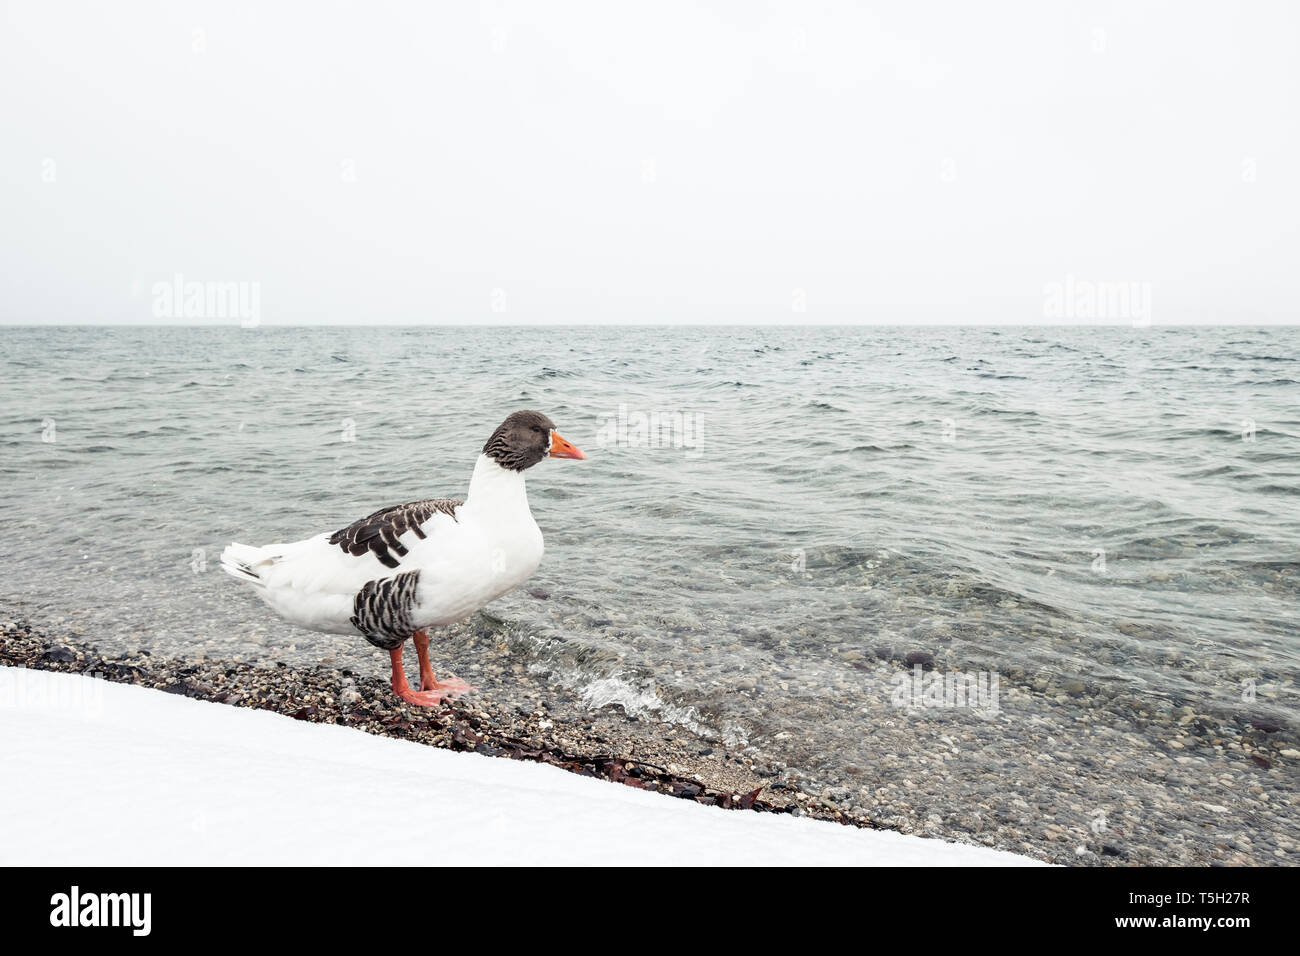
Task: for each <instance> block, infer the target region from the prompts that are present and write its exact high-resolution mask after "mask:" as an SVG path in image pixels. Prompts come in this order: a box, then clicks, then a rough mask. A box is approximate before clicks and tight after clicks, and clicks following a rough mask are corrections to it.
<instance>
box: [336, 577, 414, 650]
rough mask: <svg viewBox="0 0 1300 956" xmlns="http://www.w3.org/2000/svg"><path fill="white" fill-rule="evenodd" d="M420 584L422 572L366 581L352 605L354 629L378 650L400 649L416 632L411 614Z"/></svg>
mask: <svg viewBox="0 0 1300 956" xmlns="http://www.w3.org/2000/svg"><path fill="white" fill-rule="evenodd" d="M419 583H420V572H419V571H407V572H405V573H404V574H395V575H393V576H392V577H391V578H378V579H377V580H374V581H367V582H366V584H365V586H364V587H363V588H362V589H361V590H360V591H358V592H357V596H356V597H355V598H354V599H353V601H352V626H353V627H355V628H356V629H357V630H358V631H360V632H361V633H362V634H363V635H365V638H366V640H367V641H369V642H370V643H371V644H373V645H375V647H379V648H383V649H384V650H386V651H391V650H392V649H393V648H395V647H401V646H402V642H403V641H405V640H406V639H407V638H409V637H410V636H411V635H412V634H414V633H415V631H416V630H417V628H416V626H415V622H414V621H413V620H412V618H411V611H412V609H413V608H414V607H415V589H416V587H417V585H419Z"/></svg>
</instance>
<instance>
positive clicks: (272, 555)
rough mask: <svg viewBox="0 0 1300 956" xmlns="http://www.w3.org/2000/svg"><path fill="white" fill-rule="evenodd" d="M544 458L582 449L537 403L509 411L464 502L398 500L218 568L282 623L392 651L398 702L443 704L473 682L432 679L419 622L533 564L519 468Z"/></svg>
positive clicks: (531, 529) (228, 558)
mask: <svg viewBox="0 0 1300 956" xmlns="http://www.w3.org/2000/svg"><path fill="white" fill-rule="evenodd" d="M547 455H549V456H550V457H552V458H586V457H587V456H586V455H585V454H583V453H582V451H581V450H580V449H578V448H577V447H575V446H574V445H573V444H572V443H570V442H569V441H568V440H566V439H565V438H563V437H561V435H560V433H559V432H557V431H556V430H555V424H554V423H553V422H552V421H551V420H550V419H549V418H547V417H546V416H545V415H543V414H542V413H541V412H532V411H520V412H515V413H514V414H513V415H511V416H510V417H508V418H507V419H506V420H505V421H504V422H502V423H501V425H500V427H499V428H497V430H496V431H495V432H493V433H492V437H491V438H489V439H488V441H487V444H486V445H484V446H483V453H482V454H481V455H479V457H478V461H477V463H476V464H475V465H474V475H473V477H472V478H471V479H470V483H469V494H468V495H467V496H466V498H465V500H464V501H457V500H455V499H452V498H426V499H424V500H422V501H412V502H408V503H407V504H404V505H395V506H393V507H390V508H384V509H382V510H380V511H376V512H375V513H374V514H372V515H368V516H367V517H365V518H362V519H361V520H359V521H355V522H353V523H352V524H350V525H348V526H347V527H346V528H342V529H341V530H339V531H335V532H334V533H333V534H330V533H328V532H325V533H323V534H318V535H316V536H315V537H311V538H307V539H305V540H303V541H294V542H292V543H290V544H268V545H265V546H263V547H260V548H256V547H251V546H249V545H246V544H238V543H232V544H231V545H230V546H229V547H228V548H226V550H225V551H224V552H222V554H221V566H222V568H223V569H224V570H226V571H227V572H228V573H230V574H231V575H233V576H234V577H236V578H238V579H239V580H241V581H244V582H246V583H248V584H251V585H253V588H254V590H255V591H256V593H257V595H258V597H260V598H261V599H262V600H264V601H265V602H266V603H267V604H269V605H271V607H272V609H273V610H275V612H276V613H277V614H279V615H280V616H281V617H283V618H284V619H285V620H288V621H292V622H293V623H294V624H298V625H301V626H302V627H306V628H310V629H312V630H315V631H326V632H329V633H331V634H360V635H361V636H363V637H364V638H365V639H366V640H368V641H369V642H370V643H371V644H374V645H375V646H376V647H380V648H383V649H384V650H386V651H388V652H389V657H390V659H391V661H392V666H393V692H394V693H395V694H397V696H399V697H401V698H402V699H403V700H405V701H407V702H409V703H412V704H419V705H421V706H431V705H434V704H438V703H441V702H442V701H443V700H444V699H446V698H449V697H455V696H456V695H458V694H463V693H465V692H466V691H467V690H470V689H471V688H470V686H469V685H468V684H466V683H465V682H464V681H462V680H458V679H456V678H450V679H448V680H445V681H442V682H441V683H440V682H438V681H437V680H436V679H435V678H434V675H433V668H432V667H431V666H430V664H429V635H428V633H427V630H426V629H427V628H430V627H437V626H441V625H445V624H451V623H452V622H454V621H458V620H461V619H462V618H465V617H468V616H469V615H470V614H472V613H473V612H474V611H476V610H478V609H479V608H481V607H482V606H483V605H485V604H487V603H488V602H489V601H491V600H493V599H494V598H497V597H500V596H501V595H502V594H505V593H506V592H507V591H509V590H511V589H513V588H516V587H518V586H519V585H520V584H522V583H523V582H524V581H526V580H527V579H528V577H529V575H531V574H532V573H533V572H534V571H535V570H537V566H538V564H540V563H541V560H542V532H541V530H540V529H539V528H538V527H537V522H536V521H534V520H533V515H532V512H531V511H529V510H528V494H527V492H526V491H525V490H524V471H525V470H526V469H528V468H531V467H532V466H533V465H535V464H537V463H538V462H539V461H541V460H542V459H543V458H545V457H547ZM407 638H414V639H415V649H416V652H417V654H418V655H419V658H420V689H419V690H418V691H416V690H412V689H411V686H410V685H409V684H408V683H407V681H406V671H405V669H404V668H403V666H402V646H403V645H404V644H405V643H406V639H407Z"/></svg>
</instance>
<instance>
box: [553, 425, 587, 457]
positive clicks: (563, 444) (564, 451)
mask: <svg viewBox="0 0 1300 956" xmlns="http://www.w3.org/2000/svg"><path fill="white" fill-rule="evenodd" d="M551 457H552V458H586V457H587V456H586V455H585V454H583V451H582V449H581V448H579V447H578V446H577V445H575V444H574V443H573V442H571V441H569V440H568V439H567V438H565V437H564V436H563V435H561V434H560V433H559V432H557V431H556V430H555V429H553V428H552V429H551Z"/></svg>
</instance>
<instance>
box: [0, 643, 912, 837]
mask: <svg viewBox="0 0 1300 956" xmlns="http://www.w3.org/2000/svg"><path fill="white" fill-rule="evenodd" d="M0 666H10V667H19V668H29V669H33V670H44V671H55V672H61V673H71V674H80V675H83V676H88V677H94V678H98V679H101V680H107V681H112V682H115V683H128V684H133V685H136V686H140V687H145V688H149V689H153V690H158V691H161V692H162V693H170V694H179V695H183V696H186V697H193V698H196V699H199V700H205V701H208V702H211V703H218V704H225V705H227V706H232V707H241V708H256V709H260V710H269V711H272V712H275V713H279V714H282V715H284V716H287V717H292V718H294V719H295V720H304V721H309V722H312V723H326V724H337V725H340V726H344V727H349V728H352V729H355V730H359V731H361V732H363V733H368V734H373V735H377V736H384V737H392V738H396V739H401V740H409V741H413V742H415V743H420V744H424V745H426V746H431V747H437V748H442V749H447V750H453V751H472V752H475V753H479V754H484V755H487V756H493V757H504V758H506V759H513V760H526V761H533V762H538V763H546V764H550V765H552V766H555V767H559V768H560V769H563V770H567V771H569V772H570V773H576V774H579V775H581V776H589V777H599V778H601V779H604V780H608V781H611V782H613V783H620V784H623V785H626V786H631V787H635V788H637V789H640V790H648V791H654V792H658V793H662V794H664V795H666V796H671V797H676V798H679V799H689V800H694V801H695V802H696V803H701V804H705V805H710V806H718V807H722V808H724V809H736V810H752V811H756V812H765V813H784V814H791V815H794V816H804V817H810V818H813V819H819V820H827V821H831V822H835V823H840V824H843V825H846V826H856V827H863V828H868V829H878V830H885V829H891V828H889V827H884V826H881V825H879V824H877V823H875V822H874V821H872V820H871V819H869V818H867V817H865V816H863V815H861V814H855V813H851V812H850V811H848V810H847V809H845V808H841V807H837V806H835V805H834V804H832V803H830V802H829V801H826V800H825V799H822V798H818V797H815V796H813V795H811V794H806V793H802V792H800V791H797V790H795V789H794V788H792V787H789V786H787V785H784V784H782V783H780V782H779V781H777V780H776V777H777V775H778V772H777V771H776V770H775V769H773V768H771V767H768V766H765V765H763V764H755V763H754V762H752V761H746V760H744V759H743V758H742V757H740V756H739V755H736V754H733V753H730V752H726V750H725V748H721V745H719V744H716V743H710V742H708V741H705V740H704V739H703V738H701V737H698V736H697V735H695V734H694V733H693V732H692V731H690V730H688V729H686V728H683V727H674V729H673V731H672V732H671V733H668V734H663V733H660V734H656V733H647V732H646V731H647V729H648V728H649V726H651V725H648V723H647V722H645V721H641V720H636V719H635V718H631V719H628V718H624V720H623V723H624V724H626V727H625V728H624V729H623V731H622V732H621V733H619V732H618V729H617V727H616V726H615V724H616V723H617V721H615V720H613V719H611V718H612V716H613V715H597V714H592V715H590V717H591V719H589V720H587V721H584V722H578V721H574V720H572V719H561V718H560V717H559V716H558V715H557V714H555V713H553V712H552V711H553V707H554V705H552V704H551V703H550V702H549V701H547V702H542V703H541V704H540V705H539V706H538V707H537V708H535V709H532V710H527V711H526V710H525V708H522V707H519V706H517V705H516V706H513V707H512V706H510V705H506V704H503V703H501V702H498V701H496V700H494V699H493V698H492V697H491V696H490V695H487V694H484V693H482V692H479V691H475V692H473V693H471V694H470V695H468V696H466V697H463V698H460V699H457V700H454V701H450V702H447V703H444V704H443V705H440V706H438V707H429V708H423V707H414V706H411V705H409V704H406V703H405V702H403V701H400V700H398V699H397V698H395V697H394V696H393V694H392V692H391V689H390V688H389V686H388V682H387V681H386V680H383V679H381V678H379V677H376V676H368V675H359V674H355V673H353V672H351V671H349V670H347V669H343V670H335V669H333V668H330V667H325V666H319V665H318V666H314V667H301V666H292V665H288V664H283V663H277V664H276V665H275V666H274V667H265V666H258V665H255V664H250V663H247V662H242V661H230V660H217V659H211V658H205V659H202V660H199V661H186V660H181V659H177V658H170V657H165V656H162V655H156V654H153V653H152V652H150V651H148V650H140V651H137V652H136V653H124V654H119V655H116V656H115V657H111V658H110V657H107V656H105V655H103V654H101V653H100V652H99V650H98V649H97V648H96V647H95V646H94V645H87V644H81V643H78V642H75V641H73V640H71V639H69V640H58V639H55V638H53V637H50V636H48V635H47V634H45V633H44V632H42V631H41V630H40V629H38V628H37V627H35V626H34V625H32V624H30V623H28V622H25V621H21V620H20V621H12V622H6V623H4V624H3V626H2V627H0ZM340 679H342V680H343V681H345V682H346V683H347V685H348V686H347V687H346V689H345V690H343V691H342V692H341V693H339V692H338V688H339V684H340ZM555 709H558V708H555ZM606 709H610V708H606ZM638 725H640V726H638ZM667 726H673V725H667ZM692 751H693V752H692Z"/></svg>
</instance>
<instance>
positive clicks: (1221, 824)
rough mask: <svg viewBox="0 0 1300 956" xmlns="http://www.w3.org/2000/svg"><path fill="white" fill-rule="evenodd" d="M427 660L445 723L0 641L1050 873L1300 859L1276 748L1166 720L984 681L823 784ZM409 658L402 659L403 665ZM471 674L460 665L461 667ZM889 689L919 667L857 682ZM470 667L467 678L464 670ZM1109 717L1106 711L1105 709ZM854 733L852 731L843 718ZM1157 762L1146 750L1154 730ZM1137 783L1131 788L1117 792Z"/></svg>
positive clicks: (292, 677)
mask: <svg viewBox="0 0 1300 956" xmlns="http://www.w3.org/2000/svg"><path fill="white" fill-rule="evenodd" d="M442 650H443V657H444V659H447V660H448V665H447V669H449V670H450V671H451V672H452V673H458V674H463V675H467V676H471V677H472V683H474V684H475V685H476V689H475V691H474V692H473V693H471V694H470V695H468V696H466V697H464V698H462V699H460V700H457V701H454V702H451V703H449V704H447V705H445V706H442V707H438V708H432V709H423V708H415V707H410V706H408V705H405V704H403V703H402V702H400V701H398V700H396V699H395V698H394V697H393V696H392V694H391V693H390V691H389V688H388V685H387V681H386V680H385V679H384V676H383V669H382V667H381V666H380V662H379V660H378V658H376V662H375V666H374V668H373V669H370V670H368V671H366V672H362V671H360V670H357V671H353V670H351V669H349V668H336V667H332V666H327V665H317V666H303V665H300V664H287V663H283V662H281V663H278V664H276V665H273V666H264V665H257V664H252V663H248V662H244V661H234V660H222V659H220V658H213V657H206V656H200V657H197V658H193V657H187V656H172V655H169V654H166V653H161V652H157V651H150V650H148V649H144V648H141V649H136V650H134V651H130V650H128V651H121V652H115V653H101V652H100V651H98V650H97V649H96V647H95V646H94V645H93V644H91V643H89V642H88V641H87V640H86V639H85V637H84V636H83V635H80V634H78V633H77V632H76V630H75V628H67V627H66V625H64V626H63V627H62V628H60V626H59V625H45V626H41V627H38V626H35V625H33V624H32V623H31V622H28V621H13V622H10V623H7V624H5V625H4V627H3V631H2V633H0V664H3V665H5V666H14V667H31V668H39V669H45V670H56V671H65V672H71V673H79V674H88V675H91V676H95V677H99V678H101V679H105V680H113V681H125V682H129V683H133V684H138V685H141V686H146V687H151V688H155V689H157V690H159V691H160V692H165V693H174V694H184V695H186V696H189V697H196V698H200V699H203V700H209V701H213V702H215V703H220V704H225V705H227V706H235V707H256V708H261V709H267V710H272V711H275V712H278V713H282V714H285V715H287V716H288V717H291V718H294V719H298V720H308V721H314V722H323V723H333V724H341V725H344V726H348V727H352V728H355V729H356V730H358V731H359V732H365V733H372V734H381V735H385V736H392V737H401V738H404V739H408V740H413V741H416V742H419V743H422V744H426V745H429V746H434V747H444V748H450V749H455V750H472V751H475V752H478V753H483V754H488V755H492V756H498V757H502V758H512V759H522V760H537V761H543V762H546V763H550V764H553V765H555V766H558V767H561V768H564V769H567V770H570V771H572V772H575V773H581V774H585V775H589V776H597V777H603V778H605V779H608V780H610V781H612V782H614V783H618V784H622V785H628V786H635V787H638V788H641V789H647V790H655V791H659V792H662V793H663V794H664V795H665V799H669V798H673V797H675V798H684V799H692V800H696V801H697V802H701V803H708V804H713V805H717V806H722V807H728V808H732V809H736V810H739V811H750V812H755V811H757V812H776V813H791V814H796V815H801V816H810V817H814V818H819V819H827V820H834V821H837V822H839V823H842V824H844V825H847V826H860V827H872V828H880V829H892V830H897V831H899V832H902V833H911V834H918V835H922V836H928V837H933V838H936V839H943V840H950V841H958V842H963V843H969V844H975V845H981V846H987V847H991V848H995V849H1001V850H1007V851H1011V852H1015V853H1020V854H1023V855H1026V856H1030V857H1033V858H1035V859H1038V860H1042V861H1044V862H1051V863H1057V864H1064V865H1114V866H1122V865H1212V864H1220V865H1276V864H1294V863H1296V862H1297V860H1300V854H1298V852H1297V851H1298V850H1300V842H1298V841H1300V833H1297V827H1296V824H1295V818H1296V810H1297V805H1298V803H1300V792H1298V791H1297V786H1296V782H1297V776H1296V774H1295V772H1294V767H1295V763H1296V761H1297V759H1300V752H1297V745H1296V741H1295V737H1294V734H1293V733H1292V732H1290V731H1288V730H1287V729H1286V728H1284V727H1281V726H1279V725H1277V724H1275V723H1273V722H1271V721H1269V720H1268V719H1266V718H1262V717H1257V718H1250V717H1246V718H1244V719H1243V720H1241V721H1239V722H1238V723H1237V724H1236V725H1225V724H1223V723H1222V722H1220V721H1211V720H1210V719H1209V718H1208V716H1207V715H1198V714H1196V713H1195V712H1194V711H1193V712H1184V710H1185V709H1174V708H1170V709H1167V710H1164V711H1142V710H1135V711H1134V712H1133V713H1132V714H1131V715H1130V726H1129V727H1127V728H1125V727H1123V726H1115V725H1114V722H1113V721H1110V722H1109V723H1107V724H1101V723H1098V722H1097V721H1094V720H1091V719H1090V717H1089V713H1088V709H1087V708H1086V707H1080V699H1081V698H1083V697H1085V696H1086V694H1087V693H1088V689H1087V688H1086V687H1082V688H1080V687H1076V686H1073V685H1072V686H1070V687H1050V686H1042V687H1036V686H1035V685H1034V683H1033V682H1032V680H1031V681H1029V682H1026V683H1017V682H1016V681H1015V679H1014V678H1011V679H1007V678H1004V679H1003V680H1002V682H1001V688H1000V690H1001V693H1000V698H1001V700H1000V706H999V709H998V712H997V713H988V714H985V715H983V716H978V717H976V716H973V715H972V714H971V713H969V712H965V711H962V712H951V711H945V710H942V709H925V708H920V709H918V710H916V711H909V710H908V709H906V708H904V709H902V710H899V709H892V710H891V709H884V708H882V709H881V711H880V713H879V714H877V715H876V717H875V719H872V720H869V721H867V723H866V730H865V733H866V734H868V735H869V743H870V747H871V749H872V750H873V751H874V752H875V754H876V757H875V759H874V760H872V761H871V762H870V763H866V764H864V765H863V766H860V767H858V766H850V767H847V768H846V770H845V772H844V773H842V774H839V775H835V774H834V773H833V772H828V769H829V768H832V767H833V766H834V764H833V762H832V761H830V760H829V759H827V755H825V754H820V753H818V752H817V751H816V749H815V741H809V740H799V739H797V738H795V737H793V736H792V735H787V736H786V737H784V738H781V739H779V740H778V739H773V740H772V741H770V742H767V743H766V744H765V745H764V746H763V747H762V748H759V747H756V746H754V745H752V744H751V745H747V746H736V745H730V746H729V745H728V744H727V743H726V742H725V741H723V740H720V739H717V738H716V737H714V738H710V737H708V736H702V735H701V734H699V733H697V732H696V731H695V730H694V729H692V728H689V727H686V726H682V725H680V724H674V723H672V722H670V721H663V720H652V719H645V718H637V717H634V716H632V715H629V714H628V713H627V712H626V711H625V710H624V709H623V708H622V707H620V706H617V705H609V706H606V707H603V708H596V709H592V708H590V707H588V706H587V705H585V704H584V703H583V702H582V701H581V700H579V699H577V698H576V697H574V696H571V695H569V694H567V693H565V692H564V691H563V690H562V689H560V688H558V687H556V686H555V685H554V684H552V683H548V682H547V681H546V680H544V679H539V678H538V676H537V675H536V673H534V672H532V671H531V670H530V668H529V667H528V665H527V661H526V660H524V659H522V656H521V655H519V654H517V653H512V652H511V650H510V648H509V646H508V645H504V644H501V643H500V642H499V638H498V637H497V636H496V632H495V630H494V629H493V627H492V626H491V622H490V621H489V620H484V619H475V620H472V621H470V622H468V623H467V624H466V625H463V626H460V627H458V628H456V629H455V640H454V641H451V640H449V641H447V642H446V643H445V644H444V645H443V647H442ZM412 656H413V655H412ZM471 662H473V663H471ZM864 666H866V667H869V668H870V669H871V670H873V671H878V672H879V676H880V677H881V678H882V679H883V678H884V677H885V676H886V674H887V673H892V674H893V675H895V677H896V676H897V675H898V674H899V673H903V674H906V673H908V672H909V671H911V672H915V671H916V670H918V669H920V670H921V671H926V672H928V671H927V668H932V667H933V662H926V661H923V660H920V659H918V658H917V657H916V656H915V655H913V659H912V661H911V662H910V663H909V661H908V660H906V659H901V660H877V661H874V662H872V663H871V664H870V665H864ZM471 667H473V668H474V669H473V671H471V669H470V668H471ZM1107 704H1108V710H1109V711H1110V712H1113V709H1114V701H1109V702H1107ZM855 719H858V720H861V719H862V718H861V715H860V714H859V715H858V716H857V717H856V718H855ZM1153 730H1154V731H1158V732H1159V734H1161V735H1163V737H1164V739H1165V744H1164V745H1163V746H1159V747H1152V746H1150V744H1149V741H1150V739H1151V736H1152V732H1153ZM1135 781H1136V782H1135Z"/></svg>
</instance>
